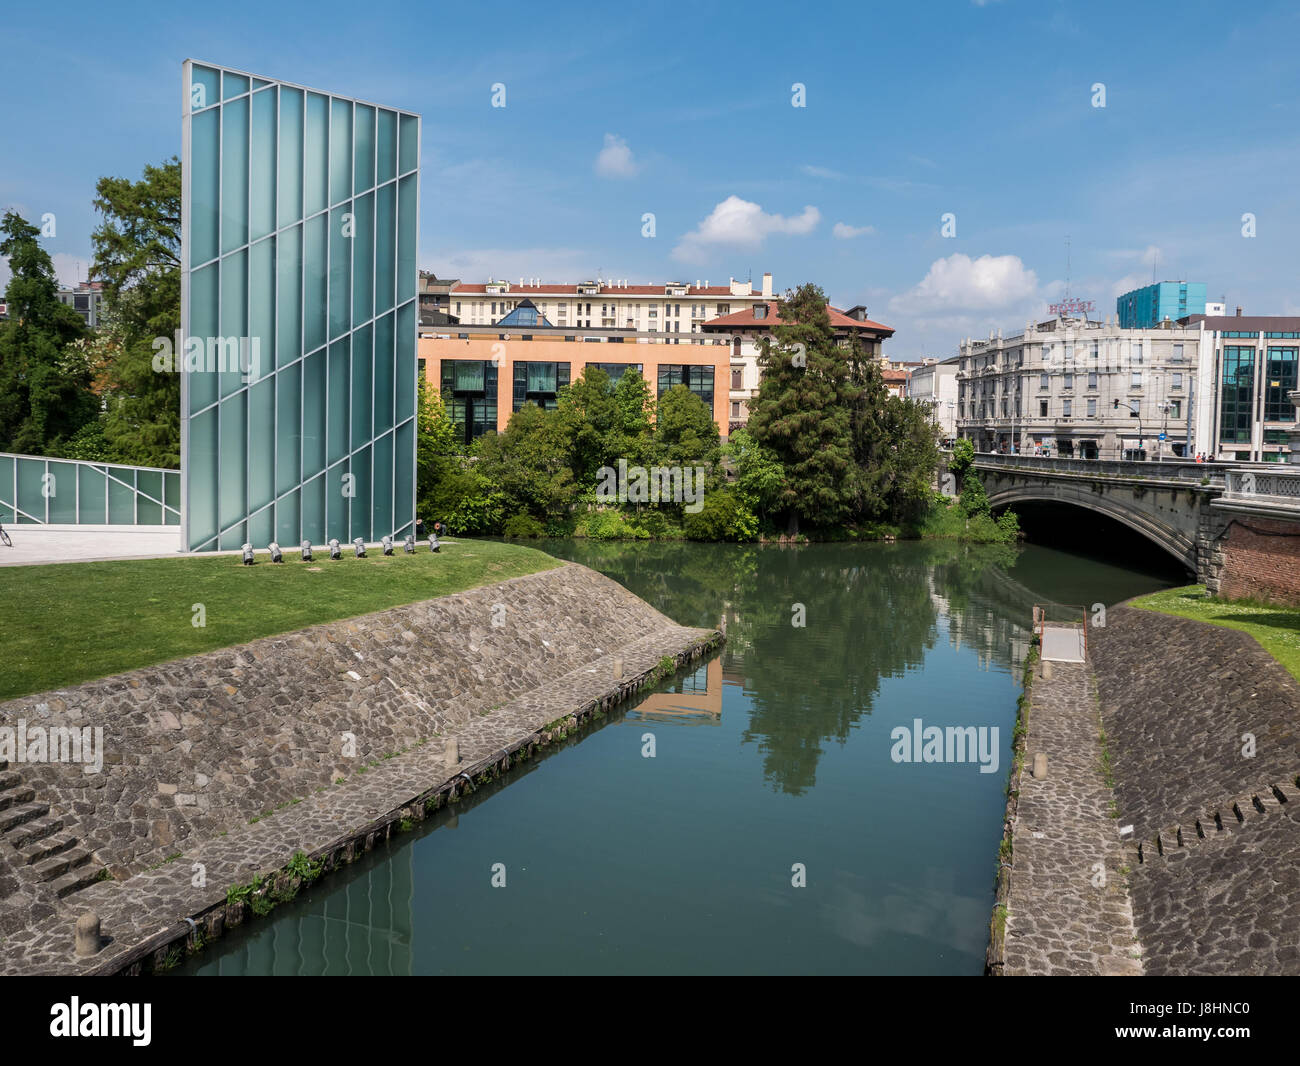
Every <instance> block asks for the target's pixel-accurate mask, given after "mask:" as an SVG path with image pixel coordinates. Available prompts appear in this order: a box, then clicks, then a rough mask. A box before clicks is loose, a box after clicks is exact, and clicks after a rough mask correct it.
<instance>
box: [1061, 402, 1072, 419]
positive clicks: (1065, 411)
mask: <svg viewBox="0 0 1300 1066" xmlns="http://www.w3.org/2000/svg"><path fill="white" fill-rule="evenodd" d="M1072 406H1073V401H1071V400H1062V401H1061V414H1062V415H1063V416H1064V417H1066V418H1069V417H1070V409H1071V407H1072Z"/></svg>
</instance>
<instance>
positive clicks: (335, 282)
mask: <svg viewBox="0 0 1300 1066" xmlns="http://www.w3.org/2000/svg"><path fill="white" fill-rule="evenodd" d="M351 206H352V205H351V204H345V205H344V206H343V207H336V208H334V210H332V211H331V212H330V338H331V339H333V338H334V337H337V336H339V335H340V334H343V333H346V332H347V331H348V328H349V327H350V326H351V325H352V318H351V314H352V291H351V284H352V270H351V267H352V245H351V239H350V238H349V237H348V233H349V232H350V231H351V228H352V219H350V218H344V216H345V215H350V214H351V213H352V212H351Z"/></svg>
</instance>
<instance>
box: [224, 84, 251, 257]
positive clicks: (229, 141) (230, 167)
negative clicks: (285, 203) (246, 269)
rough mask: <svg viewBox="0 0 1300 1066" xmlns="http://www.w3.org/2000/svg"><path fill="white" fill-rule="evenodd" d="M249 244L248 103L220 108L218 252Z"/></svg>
mask: <svg viewBox="0 0 1300 1066" xmlns="http://www.w3.org/2000/svg"><path fill="white" fill-rule="evenodd" d="M247 243H248V101H247V100H246V99H245V100H236V101H235V102H234V103H230V104H226V105H224V106H223V107H222V108H221V250H222V252H223V253H224V252H229V251H233V250H234V249H236V248H238V247H240V246H241V245H244V244H247Z"/></svg>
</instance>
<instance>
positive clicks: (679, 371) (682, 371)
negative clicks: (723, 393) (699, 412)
mask: <svg viewBox="0 0 1300 1066" xmlns="http://www.w3.org/2000/svg"><path fill="white" fill-rule="evenodd" d="M675 385H685V386H686V387H687V388H688V389H690V390H691V392H693V393H695V395H696V396H698V397H699V398H700V399H701V400H703V401H704V406H705V407H707V408H708V409H709V412H710V413H712V412H713V367H711V366H690V365H683V364H680V363H679V364H670V363H663V364H661V365H660V367H659V397H660V399H662V398H663V394H664V393H665V392H667V391H668V390H669V389H671V388H672V387H673V386H675Z"/></svg>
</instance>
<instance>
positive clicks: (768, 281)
mask: <svg viewBox="0 0 1300 1066" xmlns="http://www.w3.org/2000/svg"><path fill="white" fill-rule="evenodd" d="M763 295H764V296H771V295H772V273H771V271H768V272H766V273H765V274H764V275H763Z"/></svg>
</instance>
